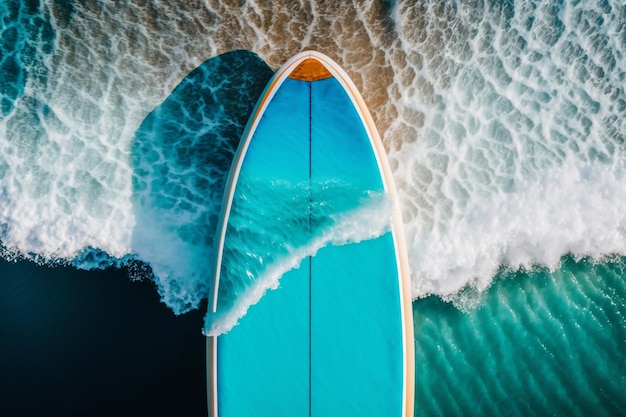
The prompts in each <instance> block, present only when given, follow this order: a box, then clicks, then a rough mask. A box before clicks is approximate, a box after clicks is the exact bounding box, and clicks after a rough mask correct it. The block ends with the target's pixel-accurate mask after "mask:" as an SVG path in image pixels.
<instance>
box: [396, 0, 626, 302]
mask: <svg viewBox="0 0 626 417" xmlns="http://www.w3.org/2000/svg"><path fill="white" fill-rule="evenodd" d="M624 10H625V9H624V6H623V5H620V4H617V2H604V3H603V4H600V3H598V4H595V3H591V2H580V3H578V4H576V5H569V4H568V5H563V4H559V3H557V2H554V1H542V2H535V3H531V2H515V3H507V4H482V5H469V4H458V3H440V2H435V1H433V2H424V3H410V2H400V3H398V4H397V5H396V8H395V9H394V19H395V22H396V29H397V31H398V35H399V37H398V40H397V42H396V44H395V48H394V49H393V52H392V53H391V54H390V55H389V59H390V62H391V64H392V67H393V69H394V72H395V75H394V82H393V84H392V85H391V86H390V95H391V97H392V98H394V99H395V100H394V102H393V103H394V106H395V108H396V109H397V113H398V115H399V117H398V118H396V119H395V120H393V121H392V123H391V125H390V128H389V129H388V130H387V131H386V132H385V136H386V137H387V138H388V140H391V143H392V144H393V145H394V147H396V148H395V149H393V150H392V152H390V154H389V158H390V162H391V165H392V168H393V170H394V176H395V179H396V183H397V185H398V188H399V197H400V200H401V206H402V209H403V218H404V222H405V228H406V236H407V240H408V246H409V248H408V249H409V259H410V265H411V269H412V273H413V296H414V297H421V296H425V295H427V294H433V293H434V294H439V295H443V296H450V295H453V294H454V293H456V292H457V291H458V290H459V289H461V288H463V287H464V286H466V285H473V286H476V287H477V288H479V289H484V288H486V287H488V286H489V284H490V282H491V280H492V277H493V275H494V273H495V272H496V270H497V268H498V267H499V266H500V265H508V266H512V267H520V266H521V267H528V266H530V265H532V264H543V265H547V266H551V267H554V266H556V264H558V262H559V260H560V258H561V257H562V256H564V255H565V254H567V253H573V254H575V255H580V256H582V255H589V256H601V255H603V254H607V253H612V252H618V253H621V254H626V241H625V240H624V235H623V230H624V229H623V227H624V224H625V222H626V211H624V207H623V206H622V205H621V202H620V201H621V200H620V199H622V198H623V197H624V195H625V190H624V187H623V186H622V185H621V183H620V179H622V178H623V166H622V162H621V161H622V160H623V159H624V156H625V149H624V143H625V142H626V133H625V132H626V124H625V122H624V120H625V119H626V93H625V92H624V88H623V81H624V80H626V72H625V71H624V68H626V53H625V52H626V40H625V39H624V38H623V37H620V36H616V34H617V33H623V28H624V25H625V21H624ZM617 80H621V81H617Z"/></svg>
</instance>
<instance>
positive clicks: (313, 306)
mask: <svg viewBox="0 0 626 417" xmlns="http://www.w3.org/2000/svg"><path fill="white" fill-rule="evenodd" d="M394 198H395V191H394V187H393V180H392V177H391V173H390V170H389V167H388V164H387V161H386V158H385V154H384V148H383V146H382V143H381V141H380V138H379V136H378V133H377V132H376V129H375V127H374V124H373V122H372V119H371V116H370V114H369V112H368V110H367V108H366V106H365V104H364V102H363V99H362V98H361V96H360V95H359V93H358V91H357V90H356V88H355V86H354V84H353V83H352V81H351V80H350V79H349V77H348V76H347V75H346V73H345V72H344V71H343V70H342V69H341V68H340V67H339V66H338V65H337V64H336V63H335V62H333V61H332V60H330V59H329V58H328V57H326V56H325V55H323V54H320V53H318V52H314V51H307V52H303V53H301V54H298V55H296V56H295V57H293V58H292V59H290V60H289V61H288V62H287V63H286V64H285V65H283V67H282V68H281V69H280V70H279V71H277V73H276V74H275V76H274V77H273V78H272V80H270V82H269V83H268V86H267V87H266V89H265V91H264V93H263V94H262V96H261V98H260V99H259V102H258V104H257V106H256V108H255V110H254V112H253V115H252V116H251V119H250V121H249V123H248V126H247V127H246V130H245V132H244V135H243V138H242V141H241V144H240V147H239V149H238V150H237V154H236V156H235V160H234V162H233V165H232V167H231V171H230V175H229V179H228V183H227V186H226V192H225V197H224V204H223V208H222V215H221V219H220V224H219V226H218V236H217V241H218V242H219V245H218V251H217V252H218V255H217V260H216V273H215V277H216V278H215V286H214V294H213V299H212V300H211V303H210V306H209V308H210V309H212V311H213V312H214V313H216V316H217V317H219V314H218V313H220V311H221V310H223V311H229V310H236V309H237V305H238V304H237V303H238V297H239V298H241V297H244V295H245V294H249V293H250V292H252V293H253V292H254V291H253V290H251V288H252V289H254V288H256V287H260V288H261V291H262V292H263V295H262V297H260V299H259V300H258V302H256V303H255V304H253V305H250V306H249V308H248V309H247V312H246V314H245V315H243V317H240V318H239V320H238V323H237V324H236V325H235V326H234V327H232V329H230V330H229V331H227V332H226V333H224V334H219V335H213V336H209V337H208V338H207V366H208V369H207V379H208V400H209V401H208V403H209V415H211V416H213V417H230V416H249V415H258V416H289V417H293V416H296V417H297V416H371V415H380V416H412V415H413V383H414V380H413V324H412V313H411V305H410V303H411V301H410V294H409V291H410V284H409V277H408V265H407V261H406V250H405V248H404V238H403V236H402V225H401V219H400V214H399V212H398V210H397V208H395V207H394V206H393V205H389V206H390V207H393V209H390V212H391V213H390V215H389V224H388V226H387V227H386V228H385V229H384V230H383V231H382V232H381V233H378V234H375V237H372V238H363V239H359V240H354V241H351V239H350V238H347V239H346V241H342V239H341V236H336V237H335V238H329V239H327V240H328V242H327V241H325V240H324V239H325V237H328V236H332V235H333V233H335V234H341V233H348V234H350V233H351V232H354V229H355V228H365V229H366V228H367V227H369V223H370V222H365V221H363V220H362V219H363V217H358V216H356V217H354V218H356V219H361V223H355V224H351V225H350V226H349V227H348V228H347V229H346V230H344V231H343V232H341V231H339V232H338V230H339V229H340V227H339V226H338V223H340V222H341V220H338V219H342V218H343V219H350V216H351V215H352V214H351V213H358V210H359V208H360V207H362V206H367V205H369V204H374V203H372V202H376V201H380V200H386V199H388V200H390V201H393V200H394ZM383 206H384V205H383ZM385 215H386V213H385V212H384V211H383V212H381V213H380V216H385ZM374 216H376V212H374ZM364 223H367V224H364ZM374 223H375V222H374ZM348 224H350V223H349V222H348ZM344 228H345V224H344ZM348 229H352V230H348ZM315 242H323V243H322V244H319V245H318V246H320V247H316V243H315ZM324 242H325V243H324ZM350 242H352V243H350ZM303 248H304V249H303ZM307 248H308V249H307ZM300 249H301V250H302V253H303V254H304V255H303V256H302V257H301V259H300V258H298V257H297V256H296V255H295V254H296V253H297V252H298V250H300ZM307 250H308V252H307ZM294 259H296V260H297V262H295V264H294V265H291V266H295V267H294V268H291V267H290V265H289V262H294V261H293V260H294ZM288 261H289V262H288ZM281 262H283V263H287V266H284V265H283V269H284V270H287V272H285V273H284V274H283V273H282V271H283V269H281V268H276V267H275V266H276V265H281ZM272 268H275V269H276V271H278V272H276V273H275V275H277V276H276V277H275V280H276V281H275V282H273V284H272V285H271V286H273V287H275V288H274V289H269V290H267V291H266V292H265V289H264V288H263V284H262V283H261V284H259V282H260V281H261V280H262V279H267V276H271V274H270V273H269V272H268V271H269V270H271V269H272ZM278 275H281V277H280V279H278ZM262 277H265V278H262ZM256 280H259V282H257V281H256ZM267 282H269V281H267ZM267 282H266V283H265V285H267ZM216 333H219V331H216Z"/></svg>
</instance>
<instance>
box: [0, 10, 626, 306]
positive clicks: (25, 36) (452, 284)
mask: <svg viewBox="0 0 626 417" xmlns="http://www.w3.org/2000/svg"><path fill="white" fill-rule="evenodd" d="M155 5H156V6H155ZM9 6H10V7H9ZM13 6H15V7H13ZM287 6H289V7H287ZM14 9H15V10H14ZM0 11H2V13H4V14H5V19H3V20H2V22H0V37H2V43H1V47H2V48H4V49H3V51H2V54H3V59H2V62H1V63H0V69H1V70H2V71H1V75H0V241H1V243H2V246H3V247H4V249H5V256H7V257H11V256H14V254H19V255H20V256H26V257H29V258H31V259H36V260H39V261H42V262H51V261H63V262H69V261H72V260H73V262H74V263H75V264H76V265H78V266H81V267H104V266H107V265H121V264H124V263H127V262H129V261H130V259H133V258H140V259H142V260H143V261H145V262H147V263H149V264H151V265H152V266H153V269H154V271H153V272H154V279H155V282H156V283H157V286H158V287H159V291H160V293H161V295H162V297H163V299H164V301H166V302H167V303H168V305H169V306H170V307H171V308H172V309H173V310H174V311H175V312H178V313H180V312H183V311H187V310H188V309H189V308H193V307H194V306H198V305H199V303H200V301H201V300H202V299H203V298H205V297H206V293H207V285H208V284H207V283H208V282H210V280H211V277H210V276H208V271H207V268H208V264H209V263H210V261H209V260H208V259H207V258H211V257H212V255H211V250H212V249H211V248H212V239H213V227H214V225H215V223H216V216H217V213H218V212H219V207H218V206H219V202H220V201H221V197H220V195H221V187H222V181H223V175H224V172H225V171H226V170H227V169H228V164H229V163H230V160H229V159H228V155H229V154H232V151H233V150H232V149H231V148H233V147H234V146H235V145H236V141H237V140H238V133H240V130H239V131H238V130H237V129H240V128H241V125H242V124H243V123H245V116H244V120H243V121H242V120H231V119H230V118H229V117H228V115H229V114H233V112H231V111H230V110H228V111H222V110H225V109H224V108H223V103H224V102H229V103H231V104H232V103H233V102H237V101H239V103H241V104H242V105H243V106H244V107H245V106H251V105H253V104H254V98H252V97H253V96H254V94H253V93H250V96H249V97H235V98H229V96H228V95H224V94H222V95H220V91H222V92H223V91H224V90H221V89H220V77H215V76H213V77H211V76H210V74H208V75H209V76H208V77H207V79H211V80H212V81H213V82H209V83H208V84H203V82H199V83H196V84H195V85H196V86H202V85H205V86H207V89H206V90H203V89H202V88H199V89H197V91H206V93H207V94H199V95H200V96H202V97H207V101H202V100H196V99H195V98H194V100H192V101H193V102H194V103H198V104H197V106H196V107H194V108H193V109H194V110H195V113H193V112H191V113H190V112H189V110H190V109H191V108H192V107H193V104H194V103H191V102H190V103H188V104H190V107H185V106H184V105H183V106H178V107H177V106H176V105H175V103H174V105H173V106H172V107H171V108H170V111H171V113H169V114H167V112H166V113H162V114H161V115H162V116H163V118H164V119H168V120H171V121H172V123H171V125H174V124H176V123H178V124H179V126H180V129H169V130H167V129H166V130H163V129H161V128H160V125H159V124H158V123H157V124H155V125H154V126H155V129H149V128H147V129H145V130H144V136H142V137H141V138H140V141H139V143H138V141H137V140H136V139H137V137H136V133H137V130H138V129H140V128H142V122H143V121H145V119H146V117H147V116H148V115H150V114H151V112H152V111H153V109H155V106H160V104H161V103H163V102H164V101H165V100H167V98H168V97H169V96H170V94H171V93H172V91H173V90H174V89H175V88H176V86H177V85H178V84H179V83H180V82H181V80H183V79H184V78H185V76H186V75H187V74H188V73H189V72H190V71H192V70H193V69H194V68H197V67H198V66H200V64H201V63H203V62H205V61H206V60H208V59H210V58H213V57H215V56H217V55H218V54H221V53H224V52H228V51H232V50H236V49H245V50H252V51H253V52H255V53H257V54H258V55H259V56H260V57H261V58H263V59H264V60H265V61H266V62H267V63H268V64H269V65H270V66H271V67H272V68H277V67H278V66H279V65H280V64H282V63H283V62H285V60H286V59H288V58H289V57H290V56H292V55H294V54H296V53H298V52H300V51H301V50H303V49H307V48H314V49H317V50H320V51H321V52H323V53H326V54H328V55H329V56H330V57H331V58H333V59H335V60H336V61H337V62H338V63H339V64H340V65H342V67H344V68H345V69H346V70H347V72H348V73H349V74H350V76H351V77H352V78H353V79H354V81H355V83H356V85H357V86H358V88H359V89H360V91H361V92H362V94H363V96H364V98H365V101H366V102H367V104H368V106H369V108H370V110H371V111H372V113H373V116H374V119H375V120H376V123H377V126H378V128H379V129H380V131H381V134H382V137H383V140H384V143H385V147H386V149H387V150H388V151H389V160H390V163H391V165H392V170H393V173H394V177H395V180H396V183H397V186H398V192H399V199H400V206H401V208H402V211H403V217H404V222H405V235H406V236H407V239H408V243H409V258H410V264H411V268H412V270H413V284H414V285H413V288H414V292H413V295H414V296H415V297H420V296H424V295H426V294H427V293H429V292H434V293H438V294H448V293H449V292H451V291H455V290H456V289H457V288H460V287H462V286H463V285H464V284H467V283H470V284H471V283H477V284H476V285H478V286H480V287H481V288H485V287H486V286H488V284H489V282H490V280H491V277H492V274H493V270H494V265H497V264H498V262H503V263H508V264H511V265H520V264H522V265H528V264H531V263H533V262H535V263H544V262H545V263H546V264H549V265H553V264H554V262H556V261H555V259H558V256H559V253H560V255H564V254H566V253H567V252H568V251H571V252H576V253H577V254H581V255H582V254H585V253H586V254H602V252H604V251H609V250H610V251H616V252H618V253H621V254H626V246H624V245H622V246H620V243H619V242H620V240H619V239H621V237H619V236H617V237H615V235H614V234H611V233H608V234H606V233H604V232H602V231H603V230H606V231H609V230H614V231H615V230H621V229H620V228H621V227H622V226H623V219H622V218H620V217H619V212H617V213H613V212H611V213H612V214H611V215H610V216H606V217H605V218H604V223H601V222H599V219H594V221H593V222H591V223H589V222H588V221H587V220H585V221H583V223H582V224H583V226H584V227H586V229H585V228H584V227H583V226H580V225H579V223H580V222H581V220H580V218H576V217H575V215H576V213H578V214H579V215H581V216H582V215H585V213H589V210H587V211H585V210H583V209H582V208H581V209H580V210H574V211H573V212H572V214H571V215H570V217H567V218H568V219H569V220H571V222H572V223H571V224H572V225H579V226H576V227H577V229H576V230H578V229H580V230H585V233H587V234H588V235H589V236H584V237H583V236H582V235H583V234H582V233H580V234H576V233H567V232H562V230H568V228H567V227H566V226H565V224H563V227H562V228H559V229H558V230H557V228H554V227H553V229H552V231H551V235H550V236H548V235H547V234H545V233H544V234H541V233H540V232H541V230H538V229H536V228H535V229H533V228H532V227H531V226H533V225H532V224H530V225H529V229H528V231H526V232H525V231H524V230H523V227H522V225H524V224H526V223H528V221H527V220H525V218H524V215H525V213H526V212H525V211H524V210H523V209H522V206H527V205H528V206H531V207H533V210H534V211H535V212H537V213H540V216H543V217H542V219H543V220H542V221H544V222H549V223H554V221H553V220H555V219H556V217H551V216H554V215H553V214H550V213H552V211H551V210H553V209H554V210H557V209H559V207H560V208H561V209H562V207H563V206H564V205H571V204H570V203H571V202H574V201H575V202H578V203H580V204H582V205H583V206H584V205H585V204H587V205H593V204H596V203H593V202H594V201H595V202H599V201H602V204H607V206H604V208H605V209H606V210H608V211H609V212H610V210H611V209H610V207H615V206H616V204H615V203H612V204H611V203H610V202H609V200H608V199H607V200H602V199H600V198H599V197H598V198H595V199H592V198H591V197H584V196H587V195H594V194H593V192H594V190H592V189H591V188H590V187H587V186H586V185H585V183H584V182H580V183H575V182H567V181H565V180H564V178H573V177H580V178H586V177H587V176H589V178H593V181H595V183H596V187H608V189H611V188H610V187H613V188H614V192H615V193H616V195H620V192H621V189H619V187H618V184H617V182H616V181H617V179H619V178H622V174H621V172H622V171H621V170H622V168H620V167H619V166H618V165H619V162H620V161H621V160H623V159H624V156H625V150H624V143H626V133H625V132H626V94H625V91H624V83H625V81H626V72H625V70H624V69H625V68H626V38H625V37H624V35H623V34H624V33H626V30H625V27H626V26H625V25H626V22H625V21H626V18H625V16H626V6H625V5H624V4H622V2H619V1H612V0H608V1H598V2H577V3H567V2H566V3H563V2H559V1H556V0H539V1H533V2H531V1H516V2H495V3H494V2H491V3H489V2H487V3H485V2H478V3H472V4H469V3H467V2H441V1H438V0H426V1H420V2H410V1H398V2H389V1H367V2H347V3H345V4H343V3H342V4H341V7H339V6H338V4H337V3H334V2H301V3H297V4H294V3H293V2H282V1H275V2H271V4H270V3H267V4H262V2H255V1H249V2H244V3H243V4H240V5H229V4H226V3H224V2H221V1H218V0H207V1H205V2H203V3H202V5H201V6H198V5H197V4H195V3H180V2H170V1H156V2H153V3H151V4H150V5H147V3H146V4H144V3H143V2H141V1H138V2H133V3H132V4H131V3H128V4H123V5H120V4H117V5H115V7H113V6H111V3H110V2H105V1H90V2H83V3H80V4H79V3H71V2H50V1H43V2H39V3H33V2H30V3H28V4H26V3H23V2H22V3H20V2H17V3H15V4H14V3H10V4H8V5H5V4H0ZM11 48H13V49H11ZM248 64H249V62H248V63H245V62H244V63H243V64H242V65H241V66H240V67H237V65H231V66H230V67H229V68H239V69H237V70H236V72H239V73H240V74H242V77H243V78H247V79H248V81H250V82H252V81H254V80H255V77H256V75H255V73H263V77H260V78H259V79H257V80H256V81H258V82H259V84H260V85H261V87H259V88H262V84H263V82H264V81H265V80H266V79H267V78H266V77H267V71H268V69H267V67H265V69H264V70H262V69H261V67H254V68H255V71H253V72H250V73H246V72H245V71H243V69H245V68H249V67H248ZM217 72H218V73H221V72H220V71H217ZM251 80H252V81H251ZM188 87H189V86H188ZM189 90H190V91H194V85H191V87H190V88H189ZM229 91H231V92H232V91H245V88H241V89H233V90H229ZM254 91H257V93H258V89H257V90H254ZM229 94H230V93H229ZM183 96H184V95H183ZM179 98H180V97H179ZM208 98H211V99H210V100H209V99H208ZM179 104H184V100H183V101H181V102H180V103H179ZM240 110H241V109H240ZM207 113H211V115H210V116H209V117H204V116H199V117H195V116H198V115H199V114H200V115H202V114H207ZM234 113H236V114H245V111H243V112H241V111H239V110H238V111H236V112H234ZM193 114H195V116H193ZM220 114H221V115H223V117H221V119H219V120H218V117H219V115H220ZM190 115H192V116H190ZM156 116H158V114H157V115H156ZM246 116H247V115H246ZM171 125H170V127H171ZM147 127H149V126H147ZM233 127H234V128H233ZM229 128H230V130H229ZM159 132H162V133H163V132H165V134H163V135H161V136H160V137H159V136H158V135H157V134H158V133H159ZM229 135H230V136H229ZM213 136H214V137H213ZM154 138H157V139H158V140H157V141H156V142H153V141H152V139H154ZM207 138H208V139H210V140H205V139H207ZM224 138H226V139H228V140H223V139H224ZM214 144H217V148H218V149H220V152H218V157H217V161H215V160H210V158H209V157H206V155H208V154H210V150H211V149H214V148H215V146H213V145H214ZM199 148H200V152H197V150H198V149H199ZM183 149H193V150H194V152H195V155H194V154H193V153H194V152H191V153H192V154H191V155H190V153H189V152H187V153H185V152H183V151H181V152H179V151H180V150H183ZM207 167H213V168H215V169H213V168H207ZM212 169H213V170H212ZM168 181H169V182H168ZM559 181H561V182H559ZM564 181H565V182H564ZM550 184H552V185H550ZM554 187H557V188H559V189H560V188H561V187H562V188H563V195H561V196H560V197H559V199H557V200H555V201H560V202H561V203H551V201H552V200H551V199H550V198H548V197H549V195H550V194H551V193H552V191H550V190H552V189H553V188H554ZM567 196H578V197H580V198H578V197H571V198H572V199H573V200H568V198H570V197H567ZM566 197H567V198H566ZM533 198H537V201H536V202H534V203H533V202H532V199H533ZM585 198H587V200H585ZM592 203H593V204H592ZM550 204H554V206H551V205H550ZM559 204H560V205H559ZM597 204H600V203H597ZM590 207H591V206H590ZM599 207H603V206H599ZM501 211H502V212H506V213H507V217H506V218H505V217H503V216H501V215H500V214H499V213H500V212H501ZM541 213H544V214H541ZM489 216H491V217H493V219H494V220H493V223H489V222H488V221H486V220H485V219H486V218H488V217H489ZM478 224H480V225H482V226H481V227H480V228H479V227H478V226H477V225H478ZM495 225H497V226H498V227H502V228H503V230H504V231H502V230H499V229H498V228H497V227H496V226H495ZM611 227H612V229H611ZM581 228H582V229H581ZM532 233H536V234H538V235H537V237H535V238H533V237H531V235H532ZM475 236H481V238H480V241H479V240H477V239H476V237H475ZM539 236H541V237H539ZM576 236H578V240H576V239H577V238H576ZM603 236H606V237H607V238H606V239H604V238H603ZM611 236H612V237H611ZM518 237H519V238H520V239H521V240H520V242H518V241H517V240H516V239H517V238H518ZM559 239H560V240H559ZM612 242H613V243H612ZM614 243H615V244H614ZM489 251H491V252H490V253H488V252H489ZM177 253H180V254H181V256H176V254H177ZM424 253H428V254H430V255H431V257H430V258H428V259H427V258H425V256H424V255H423V254H424ZM444 254H445V256H444ZM431 259H437V263H436V265H435V263H434V261H433V262H430V261H429V260H431Z"/></svg>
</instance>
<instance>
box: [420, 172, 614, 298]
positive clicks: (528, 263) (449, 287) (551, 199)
mask: <svg viewBox="0 0 626 417" xmlns="http://www.w3.org/2000/svg"><path fill="white" fill-rule="evenodd" d="M466 207H467V208H466V210H465V212H464V213H463V215H461V216H459V217H458V218H455V219H454V220H453V221H451V222H449V223H448V224H447V227H446V228H445V229H444V230H435V231H432V232H431V233H429V236H428V238H427V239H423V240H421V239H418V238H417V237H416V236H415V235H413V236H412V241H410V242H409V251H410V252H411V253H412V254H413V261H414V264H413V265H414V268H415V269H414V270H413V273H415V274H416V275H417V276H419V277H421V279H420V280H417V281H414V282H413V293H414V294H433V293H434V294H441V295H452V294H455V293H456V292H457V291H459V290H460V289H462V288H463V287H464V286H466V285H468V284H471V285H473V286H475V287H476V288H478V289H479V290H484V289H485V288H487V287H488V286H489V285H490V284H491V277H492V276H493V275H494V274H495V272H496V270H497V269H498V268H499V267H500V266H501V265H507V266H510V267H513V268H527V269H530V268H531V267H533V266H535V265H537V264H541V265H544V266H547V267H549V268H556V267H557V266H558V265H559V263H560V260H561V257H562V256H563V255H564V254H567V253H571V254H574V255H578V256H592V257H598V258H599V257H601V256H603V255H605V254H611V253H624V250H625V248H626V217H625V216H624V213H626V169H625V168H624V167H623V166H622V167H619V168H611V167H606V166H602V165H595V166H588V167H582V168H580V167H575V166H564V167H560V168H556V169H552V170H549V171H548V172H545V173H544V175H543V178H542V179H541V180H539V181H537V182H526V183H522V182H520V183H517V184H516V185H515V186H514V189H513V190H511V191H510V192H508V193H506V194H504V193H503V194H498V195H494V196H493V197H492V198H488V199H487V198H486V199H475V200H473V199H471V200H470V201H469V202H468V204H467V206H466ZM416 254H417V256H416Z"/></svg>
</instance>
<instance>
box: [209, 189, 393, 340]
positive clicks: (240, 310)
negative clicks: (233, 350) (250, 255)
mask: <svg viewBox="0 0 626 417" xmlns="http://www.w3.org/2000/svg"><path fill="white" fill-rule="evenodd" d="M392 210H393V204H392V202H391V201H390V200H389V199H388V198H386V197H385V196H384V195H372V196H370V199H368V201H367V202H366V203H364V204H363V205H362V206H360V207H359V208H356V209H354V210H351V211H348V212H344V213H340V214H335V215H331V216H330V217H331V220H332V223H333V225H332V227H330V228H328V229H327V230H326V231H325V232H324V233H322V234H321V235H320V236H319V237H317V238H315V239H313V240H312V241H311V242H309V243H308V244H306V245H304V246H300V247H295V248H291V249H290V251H289V254H288V255H287V256H285V257H283V258H281V259H279V260H277V261H276V262H275V263H273V264H272V265H269V266H268V267H267V269H266V270H265V271H264V272H263V274H261V276H260V277H259V278H257V279H256V280H255V281H254V284H253V285H251V286H249V287H248V288H247V289H246V290H245V291H244V292H243V293H242V294H241V295H239V296H237V299H236V300H235V302H234V303H233V304H232V306H231V308H229V309H228V310H226V311H223V312H219V313H217V314H215V313H211V312H208V313H207V316H206V318H205V327H204V330H203V332H204V334H205V335H207V336H217V335H220V334H223V333H226V332H228V331H229V330H230V329H232V328H233V327H234V326H236V325H237V323H238V321H239V319H241V318H242V317H243V316H245V315H246V313H247V312H248V309H249V308H250V307H251V306H253V305H254V304H256V303H258V302H259V301H260V300H261V298H262V297H263V296H264V295H265V293H266V292H267V291H268V290H274V289H276V288H278V286H279V284H280V281H279V280H280V279H281V277H282V276H283V275H284V274H285V273H286V272H288V271H290V270H292V269H294V268H298V267H299V266H300V263H301V262H302V260H304V259H305V258H307V257H309V256H315V254H316V253H317V252H318V251H319V250H320V249H322V248H323V247H325V246H329V245H333V246H339V245H346V244H350V243H358V242H360V241H363V240H368V239H374V238H376V237H378V236H381V235H382V234H384V233H385V232H387V231H389V228H390V225H391V215H392Z"/></svg>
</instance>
